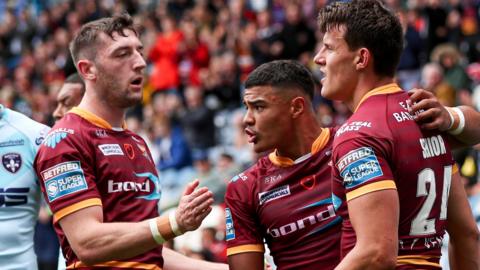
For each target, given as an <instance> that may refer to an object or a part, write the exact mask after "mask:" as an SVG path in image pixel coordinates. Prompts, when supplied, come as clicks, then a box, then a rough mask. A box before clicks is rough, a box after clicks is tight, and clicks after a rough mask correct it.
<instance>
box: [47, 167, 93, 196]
mask: <svg viewBox="0 0 480 270" xmlns="http://www.w3.org/2000/svg"><path fill="white" fill-rule="evenodd" d="M41 176H42V178H43V181H44V182H43V183H44V184H45V190H46V191H47V197H48V201H50V202H53V201H55V200H56V199H58V198H61V197H63V196H66V195H69V194H73V193H76V192H79V191H81V190H85V189H87V188H88V186H87V180H86V179H85V175H84V174H83V170H82V167H81V166H80V162H79V161H69V162H63V163H60V164H57V165H55V166H53V167H50V168H48V169H46V170H44V171H42V172H41Z"/></svg>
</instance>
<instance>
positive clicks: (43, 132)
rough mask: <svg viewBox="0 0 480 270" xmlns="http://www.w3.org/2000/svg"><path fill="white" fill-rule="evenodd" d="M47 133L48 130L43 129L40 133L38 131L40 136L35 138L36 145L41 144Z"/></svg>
mask: <svg viewBox="0 0 480 270" xmlns="http://www.w3.org/2000/svg"><path fill="white" fill-rule="evenodd" d="M48 131H49V128H45V129H43V130H42V131H40V134H39V135H38V137H37V138H35V144H36V145H40V144H42V142H43V141H44V140H45V136H47V133H48Z"/></svg>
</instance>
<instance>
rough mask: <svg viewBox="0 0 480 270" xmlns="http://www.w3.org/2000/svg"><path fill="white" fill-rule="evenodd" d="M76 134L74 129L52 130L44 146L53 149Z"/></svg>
mask: <svg viewBox="0 0 480 270" xmlns="http://www.w3.org/2000/svg"><path fill="white" fill-rule="evenodd" d="M74 133H75V132H74V131H73V129H70V128H57V129H55V130H52V131H51V132H50V133H49V134H48V135H47V137H46V138H45V140H44V141H43V144H44V145H46V146H48V147H50V148H52V149H53V148H55V147H57V145H58V144H59V143H60V142H61V141H62V140H63V139H65V138H67V136H68V135H69V134H74Z"/></svg>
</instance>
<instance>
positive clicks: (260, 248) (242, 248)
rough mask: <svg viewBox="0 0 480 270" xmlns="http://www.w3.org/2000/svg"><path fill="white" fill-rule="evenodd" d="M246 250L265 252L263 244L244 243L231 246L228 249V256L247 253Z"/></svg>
mask: <svg viewBox="0 0 480 270" xmlns="http://www.w3.org/2000/svg"><path fill="white" fill-rule="evenodd" d="M246 252H261V253H264V252H265V248H264V247H263V245H259V244H254V245H242V246H237V247H231V248H228V249H227V256H231V255H235V254H239V253H246Z"/></svg>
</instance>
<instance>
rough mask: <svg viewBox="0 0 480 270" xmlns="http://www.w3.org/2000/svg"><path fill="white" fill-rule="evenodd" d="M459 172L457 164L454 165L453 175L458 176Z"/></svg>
mask: <svg viewBox="0 0 480 270" xmlns="http://www.w3.org/2000/svg"><path fill="white" fill-rule="evenodd" d="M458 171H459V169H458V165H457V163H454V164H453V169H452V175H454V174H456V173H457V172H458Z"/></svg>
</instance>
